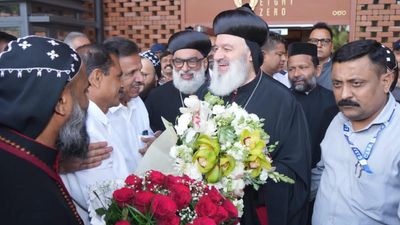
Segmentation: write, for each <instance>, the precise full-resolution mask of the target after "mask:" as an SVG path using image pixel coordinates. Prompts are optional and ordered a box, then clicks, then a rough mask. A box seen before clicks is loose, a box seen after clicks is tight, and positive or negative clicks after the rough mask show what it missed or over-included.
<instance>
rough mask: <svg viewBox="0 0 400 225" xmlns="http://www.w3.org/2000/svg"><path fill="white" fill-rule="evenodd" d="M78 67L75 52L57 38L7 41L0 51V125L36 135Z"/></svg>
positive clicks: (79, 62)
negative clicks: (6, 44) (4, 49)
mask: <svg viewBox="0 0 400 225" xmlns="http://www.w3.org/2000/svg"><path fill="white" fill-rule="evenodd" d="M80 67H81V60H80V57H79V56H78V54H77V53H76V52H75V51H74V50H72V49H71V48H70V47H69V46H68V45H67V44H64V43H62V42H60V41H58V40H54V39H51V38H46V37H38V36H28V37H23V38H19V39H17V40H15V41H12V42H10V43H9V44H8V46H7V50H6V51H4V52H2V53H0V109H1V110H0V126H6V127H8V128H11V129H13V130H16V131H17V132H19V133H21V134H24V135H26V136H28V137H31V138H36V137H37V136H38V135H39V134H40V132H42V131H43V129H44V128H45V127H46V125H47V123H48V122H49V120H50V118H51V116H52V115H53V113H54V107H55V105H56V104H57V102H58V100H59V98H60V95H61V93H62V92H63V90H64V89H65V86H66V85H67V84H68V83H69V81H72V80H73V78H74V77H75V76H76V75H77V74H78V72H79V70H80ZM83 72H84V71H83Z"/></svg>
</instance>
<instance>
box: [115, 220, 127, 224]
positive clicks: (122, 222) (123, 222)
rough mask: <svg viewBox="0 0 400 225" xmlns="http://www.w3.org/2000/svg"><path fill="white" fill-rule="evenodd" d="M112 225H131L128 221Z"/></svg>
mask: <svg viewBox="0 0 400 225" xmlns="http://www.w3.org/2000/svg"><path fill="white" fill-rule="evenodd" d="M114 225H131V223H129V221H127V220H120V221H118V222H116V223H115V224H114Z"/></svg>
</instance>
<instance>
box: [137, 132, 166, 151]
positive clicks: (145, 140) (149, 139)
mask: <svg viewBox="0 0 400 225" xmlns="http://www.w3.org/2000/svg"><path fill="white" fill-rule="evenodd" d="M161 133H162V131H160V130H158V131H156V132H155V133H154V136H149V137H141V138H140V140H141V141H142V142H143V143H144V147H143V148H141V149H139V153H140V154H142V155H144V154H145V153H146V152H147V149H148V148H149V147H150V145H151V144H152V143H153V142H154V140H156V139H157V138H158V137H159V136H160V135H161Z"/></svg>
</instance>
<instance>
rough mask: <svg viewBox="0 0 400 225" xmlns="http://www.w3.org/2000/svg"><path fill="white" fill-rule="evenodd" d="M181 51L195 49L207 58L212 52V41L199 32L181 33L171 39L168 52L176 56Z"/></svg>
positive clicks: (186, 31) (185, 31)
mask: <svg viewBox="0 0 400 225" xmlns="http://www.w3.org/2000/svg"><path fill="white" fill-rule="evenodd" d="M180 49H195V50H197V51H199V52H200V53H201V54H202V55H203V56H204V57H206V56H207V55H208V53H209V52H210V51H211V41H210V38H209V37H208V36H207V35H206V34H203V33H201V32H198V31H194V30H184V31H179V32H177V33H175V34H173V35H172V36H171V37H170V38H169V40H168V50H169V51H170V52H171V53H172V54H174V53H175V52H176V51H178V50H180Z"/></svg>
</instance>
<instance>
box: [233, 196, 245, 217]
mask: <svg viewBox="0 0 400 225" xmlns="http://www.w3.org/2000/svg"><path fill="white" fill-rule="evenodd" d="M232 203H233V205H235V206H236V208H237V209H238V213H239V217H242V215H243V209H244V204H243V199H234V200H233V201H232Z"/></svg>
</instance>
